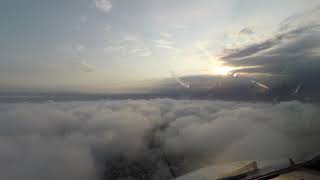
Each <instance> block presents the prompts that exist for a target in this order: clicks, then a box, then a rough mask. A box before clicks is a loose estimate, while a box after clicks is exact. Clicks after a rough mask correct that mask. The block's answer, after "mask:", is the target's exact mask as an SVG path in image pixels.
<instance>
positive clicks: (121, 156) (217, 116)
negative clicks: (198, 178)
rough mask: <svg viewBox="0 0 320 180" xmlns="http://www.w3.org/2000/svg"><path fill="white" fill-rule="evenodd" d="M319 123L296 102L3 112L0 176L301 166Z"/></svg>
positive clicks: (45, 106)
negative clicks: (292, 162) (281, 162)
mask: <svg viewBox="0 0 320 180" xmlns="http://www.w3.org/2000/svg"><path fill="white" fill-rule="evenodd" d="M319 115H320V109H319V107H318V106H316V105H312V104H304V103H300V102H297V101H292V102H285V103H284V102H283V103H280V104H276V105H272V104H268V103H243V102H222V101H196V100H170V99H155V100H122V101H97V102H64V103H53V102H50V103H19V104H1V105H0V174H1V178H2V179H8V180H16V179H17V180H18V179H26V180H31V179H32V180H37V179H49V180H51V179H61V180H72V179H77V180H79V179H80V180H81V179H84V180H85V179H100V178H101V177H105V178H107V179H108V178H109V179H117V178H119V179H120V178H128V177H130V178H131V179H139V178H141V176H142V175H144V177H148V178H149V179H167V178H168V177H170V176H169V171H168V167H167V164H166V162H165V160H164V159H165V158H164V156H165V157H167V158H168V159H169V161H171V162H170V163H171V164H172V165H173V166H175V167H179V169H177V170H176V171H177V172H179V173H180V174H183V173H185V172H187V171H190V170H192V169H196V168H199V167H201V166H204V165H205V164H209V163H214V162H230V161H236V160H245V159H256V160H263V159H278V158H288V157H299V158H300V157H304V156H305V155H310V154H312V153H315V152H319V150H320V144H319V143H318V139H319V136H320V129H319V127H320V124H319V121H318V120H317V117H319ZM129 166H130V167H131V168H130V167H129ZM132 167H136V169H134V168H133V169H132ZM115 172H118V173H115ZM179 173H178V174H179Z"/></svg>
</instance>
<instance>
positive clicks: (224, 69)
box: [210, 66, 237, 76]
mask: <svg viewBox="0 0 320 180" xmlns="http://www.w3.org/2000/svg"><path fill="white" fill-rule="evenodd" d="M235 69H237V68H236V67H230V66H217V67H214V68H211V69H210V73H211V74H213V75H220V76H227V75H229V74H230V73H231V72H232V71H233V70H235Z"/></svg>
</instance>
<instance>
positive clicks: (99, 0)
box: [94, 0, 112, 12]
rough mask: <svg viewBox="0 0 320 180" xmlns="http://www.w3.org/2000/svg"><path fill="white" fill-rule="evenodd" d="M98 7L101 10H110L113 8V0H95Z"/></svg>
mask: <svg viewBox="0 0 320 180" xmlns="http://www.w3.org/2000/svg"><path fill="white" fill-rule="evenodd" d="M94 2H95V6H96V8H98V9H99V10H101V11H104V12H109V11H110V10H111V8H112V3H111V0H94Z"/></svg>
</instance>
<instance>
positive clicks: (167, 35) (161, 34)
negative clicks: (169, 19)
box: [160, 32, 173, 39]
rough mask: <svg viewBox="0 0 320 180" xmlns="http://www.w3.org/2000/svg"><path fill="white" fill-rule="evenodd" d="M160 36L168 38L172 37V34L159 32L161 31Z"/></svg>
mask: <svg viewBox="0 0 320 180" xmlns="http://www.w3.org/2000/svg"><path fill="white" fill-rule="evenodd" d="M160 36H161V37H162V38H167V39H170V38H172V37H173V34H171V33H168V32H161V33H160Z"/></svg>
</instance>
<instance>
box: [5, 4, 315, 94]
mask: <svg viewBox="0 0 320 180" xmlns="http://www.w3.org/2000/svg"><path fill="white" fill-rule="evenodd" d="M317 4H319V3H318V2H317V1H314V0H303V1H302V0H280V1H279V0H269V1H257V0H56V1H52V0H28V1H24V0H1V1H0V23H1V28H0V87H1V88H2V90H12V89H32V90H47V91H51V90H52V91H70V90H72V91H85V92H113V91H126V90H130V89H134V88H137V87H144V86H148V85H149V84H152V83H153V82H156V81H157V80H161V79H164V78H170V77H171V74H172V73H171V72H174V74H175V75H177V76H186V75H198V74H211V75H225V74H227V73H229V72H230V71H232V70H235V69H239V68H240V69H241V68H247V67H251V65H252V66H253V65H254V64H249V65H248V64H247V65H243V64H242V65H234V66H230V65H228V66H227V65H226V62H224V60H223V59H221V57H222V56H224V55H225V53H226V51H227V50H229V49H237V48H239V47H244V46H247V45H248V44H252V43H256V42H261V41H264V40H265V39H269V38H270V37H272V36H274V34H275V32H276V31H278V27H279V24H281V22H283V20H285V19H286V18H288V17H292V16H294V15H297V14H299V13H303V12H305V11H307V10H310V9H313V8H314V7H316V5H317ZM318 50H319V49H318ZM318 50H317V52H318Z"/></svg>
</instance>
